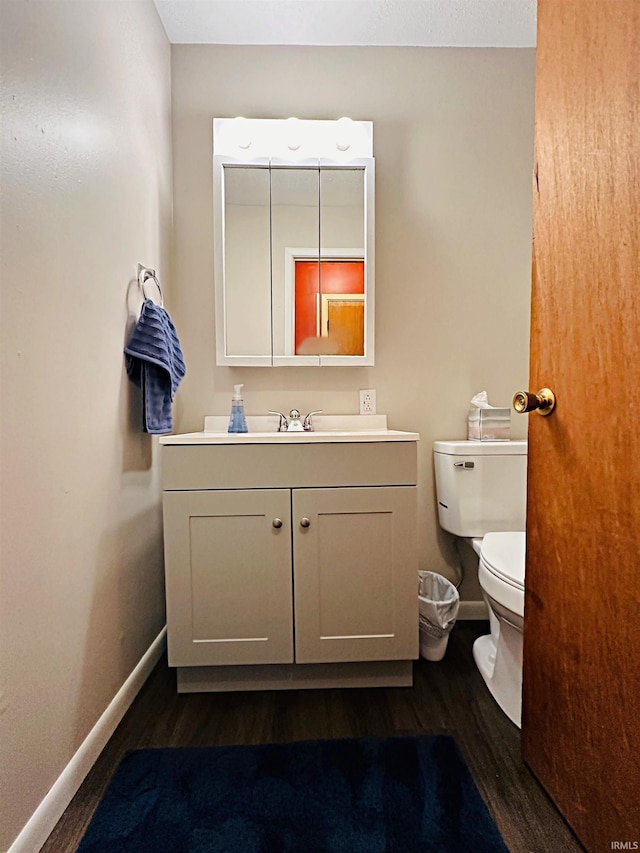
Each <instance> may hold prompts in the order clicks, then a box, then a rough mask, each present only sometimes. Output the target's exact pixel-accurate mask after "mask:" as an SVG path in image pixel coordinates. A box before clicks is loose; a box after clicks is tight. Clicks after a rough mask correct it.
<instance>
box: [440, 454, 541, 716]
mask: <svg viewBox="0 0 640 853" xmlns="http://www.w3.org/2000/svg"><path fill="white" fill-rule="evenodd" d="M433 450H434V464H435V475H436V495H437V501H438V518H439V521H440V526H441V527H442V528H443V529H444V530H447V531H448V532H449V533H453V534H454V535H456V536H461V537H463V538H465V539H467V540H468V541H469V542H470V543H471V545H472V546H473V548H474V550H475V551H476V553H477V554H478V555H479V558H480V559H479V565H478V579H479V581H480V586H481V588H482V592H483V595H484V598H485V601H486V602H487V605H488V607H489V625H490V634H487V635H486V636H484V637H478V639H477V640H476V641H475V643H474V645H473V657H474V659H475V662H476V664H477V666H478V669H479V670H480V673H481V675H482V677H483V678H484V680H485V682H486V684H487V687H488V688H489V690H490V691H491V694H492V695H493V697H494V699H495V700H496V702H497V703H498V705H500V707H501V708H502V710H503V711H504V712H505V714H506V715H507V716H508V717H509V719H510V720H512V722H514V723H515V724H516V725H517V726H520V718H521V709H522V626H523V619H524V566H525V547H526V540H525V533H524V529H525V521H526V483H527V442H526V441H436V442H434V448H433Z"/></svg>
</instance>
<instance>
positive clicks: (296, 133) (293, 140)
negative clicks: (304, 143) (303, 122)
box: [286, 116, 300, 151]
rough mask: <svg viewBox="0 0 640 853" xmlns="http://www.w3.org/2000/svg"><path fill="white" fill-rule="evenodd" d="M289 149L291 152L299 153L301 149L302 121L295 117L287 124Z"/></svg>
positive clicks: (289, 119)
mask: <svg viewBox="0 0 640 853" xmlns="http://www.w3.org/2000/svg"><path fill="white" fill-rule="evenodd" d="M286 127H287V129H286V136H287V148H288V149H289V151H297V150H298V149H299V148H300V120H299V119H297V118H296V117H295V116H291V118H288V119H287V122H286Z"/></svg>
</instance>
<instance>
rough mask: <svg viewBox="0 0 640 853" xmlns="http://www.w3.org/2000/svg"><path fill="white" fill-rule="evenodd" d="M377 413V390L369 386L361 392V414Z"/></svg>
mask: <svg viewBox="0 0 640 853" xmlns="http://www.w3.org/2000/svg"><path fill="white" fill-rule="evenodd" d="M375 413H376V392H375V388H367V389H366V390H365V391H361V392H360V414H361V415H375Z"/></svg>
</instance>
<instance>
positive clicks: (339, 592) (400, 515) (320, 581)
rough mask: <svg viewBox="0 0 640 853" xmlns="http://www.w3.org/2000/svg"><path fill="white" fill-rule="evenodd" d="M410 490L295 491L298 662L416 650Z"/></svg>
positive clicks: (407, 654) (403, 655) (404, 654)
mask: <svg viewBox="0 0 640 853" xmlns="http://www.w3.org/2000/svg"><path fill="white" fill-rule="evenodd" d="M415 492H416V490H415V487H390V488H362V489H359V488H345V489H297V490H295V491H294V493H293V518H292V525H293V555H294V590H295V626H296V662H297V663H326V662H337V661H369V660H407V659H409V658H415V657H417V656H418V579H417V570H418V565H417V544H416V498H415ZM307 520H308V522H309V523H308V526H307ZM303 525H304V526H303Z"/></svg>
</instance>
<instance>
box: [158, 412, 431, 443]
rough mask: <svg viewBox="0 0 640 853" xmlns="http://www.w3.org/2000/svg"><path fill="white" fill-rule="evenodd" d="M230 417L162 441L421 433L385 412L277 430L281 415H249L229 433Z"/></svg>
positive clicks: (408, 436)
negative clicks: (242, 427)
mask: <svg viewBox="0 0 640 853" xmlns="http://www.w3.org/2000/svg"><path fill="white" fill-rule="evenodd" d="M228 423H229V418H228V417H225V416H218V415H213V416H209V417H206V418H205V428H204V430H203V431H202V432H191V433H185V434H183V435H163V436H160V444H293V443H294V442H296V443H299V444H315V443H318V442H339V443H345V442H373V441H417V440H418V439H419V437H420V436H419V435H418V433H415V432H404V431H402V430H395V429H388V428H387V416H386V415H316V416H315V418H314V430H313V431H312V432H307V431H304V432H278V431H277V425H278V419H277V418H276V417H266V416H262V415H256V416H253V417H252V416H251V415H248V416H247V425H248V427H249V432H245V433H229V432H227V427H228Z"/></svg>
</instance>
